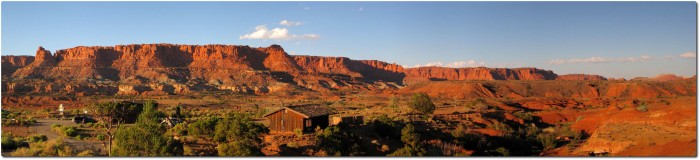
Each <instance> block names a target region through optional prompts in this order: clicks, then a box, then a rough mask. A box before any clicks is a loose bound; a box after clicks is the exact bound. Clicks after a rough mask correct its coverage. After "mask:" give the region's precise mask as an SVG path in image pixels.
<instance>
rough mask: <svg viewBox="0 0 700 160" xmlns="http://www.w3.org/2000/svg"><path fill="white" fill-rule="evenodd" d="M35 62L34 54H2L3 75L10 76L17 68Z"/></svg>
mask: <svg viewBox="0 0 700 160" xmlns="http://www.w3.org/2000/svg"><path fill="white" fill-rule="evenodd" d="M32 62H34V56H2V76H9V75H12V73H15V71H17V69H20V68H22V67H24V66H27V65H29V64H30V63H32Z"/></svg>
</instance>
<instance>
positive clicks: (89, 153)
mask: <svg viewBox="0 0 700 160" xmlns="http://www.w3.org/2000/svg"><path fill="white" fill-rule="evenodd" d="M75 156H78V157H92V156H96V155H95V153H93V152H92V150H85V151H82V152H80V153H78V154H77V155H75Z"/></svg>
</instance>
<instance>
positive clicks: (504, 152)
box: [496, 147, 510, 156]
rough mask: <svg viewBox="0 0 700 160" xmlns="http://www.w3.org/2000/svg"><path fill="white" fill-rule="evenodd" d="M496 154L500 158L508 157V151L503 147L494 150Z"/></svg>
mask: <svg viewBox="0 0 700 160" xmlns="http://www.w3.org/2000/svg"><path fill="white" fill-rule="evenodd" d="M496 153H498V154H500V155H501V156H510V150H508V149H507V148H504V147H498V148H497V149H496Z"/></svg>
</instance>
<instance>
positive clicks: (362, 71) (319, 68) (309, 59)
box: [294, 56, 405, 82]
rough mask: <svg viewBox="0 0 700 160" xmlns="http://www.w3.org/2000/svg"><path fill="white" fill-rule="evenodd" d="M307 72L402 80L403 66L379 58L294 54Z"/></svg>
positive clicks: (367, 78) (403, 75)
mask: <svg viewBox="0 0 700 160" xmlns="http://www.w3.org/2000/svg"><path fill="white" fill-rule="evenodd" d="M294 60H296V64H298V65H299V66H300V67H301V68H302V69H303V70H304V71H305V72H311V73H314V72H318V73H331V74H345V75H349V76H351V77H356V78H364V79H365V80H382V81H391V82H401V81H402V80H403V78H404V77H405V74H404V73H403V67H401V66H400V65H398V64H389V63H386V62H382V61H377V60H352V59H350V58H347V57H321V56H294Z"/></svg>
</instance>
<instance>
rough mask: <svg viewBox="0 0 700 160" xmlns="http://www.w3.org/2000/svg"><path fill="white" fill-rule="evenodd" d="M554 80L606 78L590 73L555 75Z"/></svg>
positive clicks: (598, 79) (597, 79)
mask: <svg viewBox="0 0 700 160" xmlns="http://www.w3.org/2000/svg"><path fill="white" fill-rule="evenodd" d="M556 80H567V81H581V80H596V81H600V80H607V78H605V77H603V76H600V75H590V74H566V75H559V76H557V78H556Z"/></svg>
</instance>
